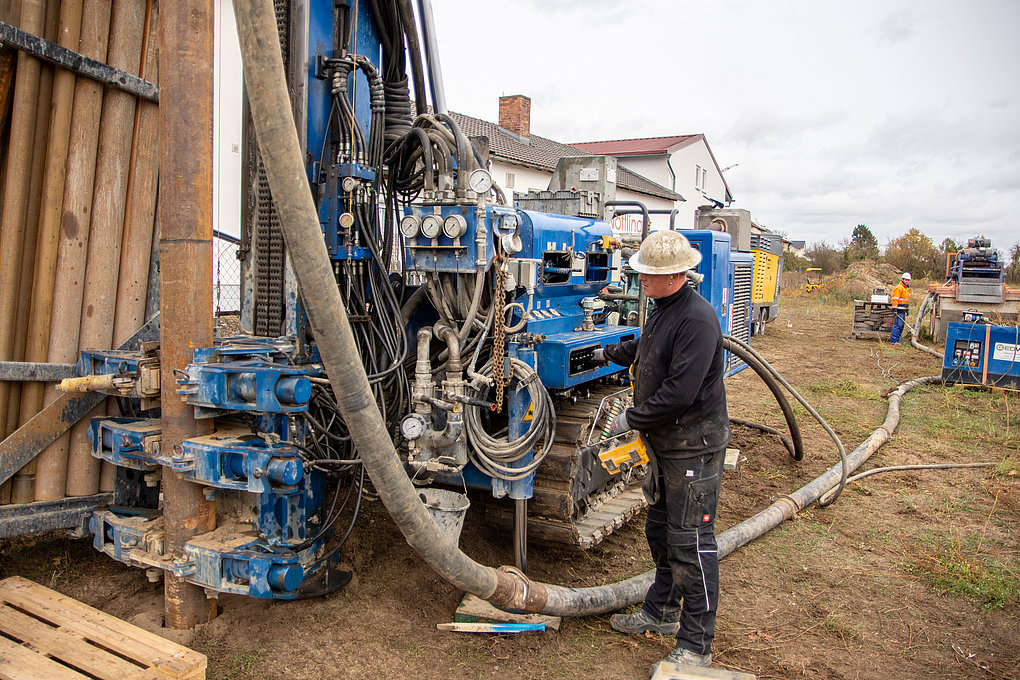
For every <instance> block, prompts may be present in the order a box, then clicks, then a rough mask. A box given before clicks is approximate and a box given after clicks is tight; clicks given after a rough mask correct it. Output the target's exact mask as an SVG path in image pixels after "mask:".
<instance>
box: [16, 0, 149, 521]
mask: <svg viewBox="0 0 1020 680" xmlns="http://www.w3.org/2000/svg"><path fill="white" fill-rule="evenodd" d="M157 7H158V4H157V3H155V2H152V1H151V0H150V1H144V0H20V1H19V0H0V20H3V21H5V22H7V23H10V24H12V25H15V26H18V27H20V28H21V29H22V30H23V31H26V32H27V33H31V34H34V35H37V36H40V37H43V38H46V39H47V40H49V41H50V42H53V43H56V44H58V45H60V46H62V47H65V48H68V49H70V50H74V51H76V52H79V53H81V54H84V55H85V56H87V57H91V58H93V59H96V60H98V61H100V62H104V63H106V64H108V65H109V66H112V67H114V68H117V69H120V70H122V71H126V72H128V73H131V74H134V75H137V76H140V77H141V78H143V79H145V80H148V81H151V82H157V72H156V71H157V47H158V43H159V39H158V17H157V15H156V9H157ZM15 64H16V66H15ZM0 71H3V73H0V105H2V104H3V102H5V101H8V100H9V101H11V104H10V106H9V107H4V108H3V109H2V111H3V113H2V114H0V115H2V116H3V121H2V123H0V128H2V169H3V170H2V172H3V174H2V177H0V182H2V191H0V200H2V202H3V203H2V209H3V216H2V222H0V225H2V232H0V361H29V362H52V363H62V364H70V363H75V362H77V360H78V351H79V350H80V349H107V348H111V347H116V346H118V345H119V344H120V343H122V342H123V341H124V340H126V339H127V338H128V337H130V336H131V335H132V334H133V333H134V332H135V330H137V329H138V327H139V326H141V325H142V323H143V322H144V320H145V316H146V299H147V293H148V291H147V288H148V281H149V269H150V262H151V261H152V259H153V258H152V254H153V252H154V251H153V248H154V243H155V244H158V239H154V226H155V213H156V186H157V171H158V159H159V139H158V138H159V112H158V108H157V106H156V104H154V103H152V102H148V101H144V100H141V99H139V98H137V97H135V96H134V95H131V94H128V93H127V92H124V91H122V90H119V89H116V88H114V87H112V86H104V85H102V84H100V83H99V82H97V81H95V80H91V79H89V78H87V77H84V76H80V75H77V76H76V75H75V74H74V73H73V72H72V71H69V70H65V69H64V68H62V67H54V66H52V65H50V64H48V63H47V62H44V61H41V60H39V59H36V58H35V57H32V56H31V55H29V54H26V53H23V52H22V53H13V52H6V53H5V54H2V55H0ZM7 98H9V99H7ZM56 396H57V393H56V391H55V390H54V389H53V386H51V385H46V384H44V383H38V382H25V383H11V382H0V439H3V438H5V437H6V436H8V435H9V434H11V433H12V432H14V431H16V430H17V429H18V428H19V427H21V426H23V425H24V424H25V423H26V422H28V420H29V419H31V418H32V416H34V415H36V414H37V413H38V412H39V411H40V409H41V408H42V407H43V406H44V404H47V403H49V402H50V401H52V400H53V399H54V398H56ZM108 408H111V409H112V408H115V406H112V405H111V406H110V407H108V406H107V405H106V404H102V405H100V406H99V407H97V409H96V411H95V412H93V413H92V414H90V416H94V415H103V414H105V413H107V410H108ZM88 421H89V417H86V418H84V419H82V420H81V421H79V422H78V423H77V424H76V425H75V426H74V427H73V428H72V429H71V431H70V432H68V433H65V434H64V436H62V437H61V438H60V439H58V440H57V441H56V442H54V443H53V444H52V445H51V446H49V447H48V448H47V449H45V450H44V451H42V452H41V453H40V454H39V455H38V456H37V457H36V459H35V460H33V461H32V462H30V463H29V464H28V465H26V466H25V467H24V468H22V469H21V470H20V471H19V472H18V473H17V474H16V475H15V476H14V477H13V478H12V479H11V480H10V481H9V482H8V483H7V484H5V485H4V486H3V487H2V488H0V502H13V503H28V502H32V501H33V500H40V501H41V500H57V499H60V498H63V497H65V496H87V495H91V494H94V493H96V492H98V491H100V490H104V491H106V490H111V489H112V485H113V470H112V468H110V469H102V468H101V466H100V464H99V461H98V460H97V459H95V458H93V457H92V456H91V454H90V450H89V444H88V441H87V439H86V436H85V432H86V429H87V427H88Z"/></svg>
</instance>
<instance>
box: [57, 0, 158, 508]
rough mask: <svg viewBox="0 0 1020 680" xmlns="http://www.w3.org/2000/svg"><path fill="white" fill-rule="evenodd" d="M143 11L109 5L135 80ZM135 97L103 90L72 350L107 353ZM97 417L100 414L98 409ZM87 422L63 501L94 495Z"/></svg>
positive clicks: (75, 445) (113, 43) (115, 38)
mask: <svg viewBox="0 0 1020 680" xmlns="http://www.w3.org/2000/svg"><path fill="white" fill-rule="evenodd" d="M144 30H145V5H144V3H140V2H115V3H114V4H113V13H112V14H111V16H110V44H109V49H108V51H107V62H108V63H109V65H110V66H112V67H114V68H117V69H120V70H122V71H126V72H128V73H131V74H133V75H137V74H138V72H139V70H140V65H141V54H142V34H143V33H144ZM135 108H136V106H135V97H134V96H133V95H131V94H128V93H127V92H124V91H123V90H119V89H116V88H106V92H105V94H104V97H103V112H102V116H101V118H100V125H99V146H98V150H97V152H96V178H95V185H94V189H93V194H92V225H91V228H90V230H89V249H88V259H87V263H86V269H85V290H84V297H83V300H82V308H81V312H80V318H81V330H80V334H79V337H78V349H79V350H84V349H110V348H112V347H113V323H114V317H115V315H116V309H117V274H118V270H119V268H120V251H121V237H122V235H123V231H124V205H125V199H126V197H127V186H128V170H129V168H130V165H131V141H132V139H131V138H132V135H131V128H132V126H133V125H134V119H135ZM99 411H100V413H99V414H98V415H103V414H104V410H103V408H102V407H100V408H99ZM89 421H90V418H83V419H82V420H81V421H79V422H78V423H76V424H75V426H74V427H73V428H72V429H71V441H70V445H69V447H68V454H67V488H66V492H67V495H68V496H91V495H93V494H95V493H97V492H98V491H99V476H100V469H101V461H100V460H99V459H98V458H96V457H95V456H93V455H92V447H91V446H90V445H89V442H88V439H87V438H86V432H88V429H89V425H90V422H89Z"/></svg>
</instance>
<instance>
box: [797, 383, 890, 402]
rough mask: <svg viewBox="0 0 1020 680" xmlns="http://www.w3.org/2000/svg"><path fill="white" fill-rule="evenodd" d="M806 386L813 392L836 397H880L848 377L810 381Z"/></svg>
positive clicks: (865, 398) (867, 398) (869, 398)
mask: <svg viewBox="0 0 1020 680" xmlns="http://www.w3.org/2000/svg"><path fill="white" fill-rule="evenodd" d="M807 388H808V390H809V391H811V392H814V393H815V394H834V395H836V396H837V397H849V398H851V399H864V400H874V399H879V398H880V397H879V396H878V395H877V394H875V393H873V392H870V391H868V390H867V389H866V388H865V387H863V386H862V385H861V384H860V383H859V382H857V381H856V380H850V379H849V378H847V379H844V380H825V381H822V382H817V383H812V384H810V385H808V387H807Z"/></svg>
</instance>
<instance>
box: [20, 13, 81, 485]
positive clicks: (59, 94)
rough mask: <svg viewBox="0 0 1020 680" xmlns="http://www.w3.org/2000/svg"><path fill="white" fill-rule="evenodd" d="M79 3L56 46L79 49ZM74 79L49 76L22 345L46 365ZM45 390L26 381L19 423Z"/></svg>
mask: <svg viewBox="0 0 1020 680" xmlns="http://www.w3.org/2000/svg"><path fill="white" fill-rule="evenodd" d="M83 1H84V0H64V2H62V3H60V25H59V29H58V31H57V44H59V45H60V46H61V47H66V48H68V49H75V50H76V49H77V48H78V41H79V38H80V36H81V19H82V4H83ZM74 78H75V76H74V73H72V72H71V71H69V70H67V69H57V70H56V72H55V73H54V75H53V114H52V116H51V118H50V130H49V142H48V148H49V150H48V153H47V156H46V165H45V169H44V172H43V181H42V197H41V205H40V217H39V235H38V246H37V249H36V257H35V276H34V282H33V286H32V310H31V313H30V315H29V322H28V336H27V338H26V346H25V360H26V361H32V362H45V361H46V360H47V358H48V357H47V352H48V350H49V342H50V323H51V318H52V315H53V288H54V284H55V282H56V266H57V247H58V243H59V238H60V214H61V208H62V207H63V202H64V180H65V176H66V175H65V169H66V167H67V154H68V146H69V140H70V133H71V109H72V106H73V102H74ZM45 388H46V385H45V383H41V382H30V383H25V385H24V386H23V387H22V390H21V415H20V418H19V425H24V424H25V423H27V422H28V421H29V420H30V419H31V418H32V417H33V416H34V415H35V414H36V413H38V412H39V411H40V409H42V406H43V395H44V393H45ZM36 481H38V471H37V472H36Z"/></svg>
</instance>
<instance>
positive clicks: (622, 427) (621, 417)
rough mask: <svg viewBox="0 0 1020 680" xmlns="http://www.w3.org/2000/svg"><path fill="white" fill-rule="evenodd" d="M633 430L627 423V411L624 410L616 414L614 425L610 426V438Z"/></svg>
mask: <svg viewBox="0 0 1020 680" xmlns="http://www.w3.org/2000/svg"><path fill="white" fill-rule="evenodd" d="M631 429H632V428H631V426H630V423H628V422H627V411H626V410H623V411H620V412H619V413H617V414H616V417H615V418H613V422H612V424H611V425H610V426H609V436H610V437H615V436H616V435H618V434H623V433H624V432H628V431H630V430H631Z"/></svg>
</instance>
